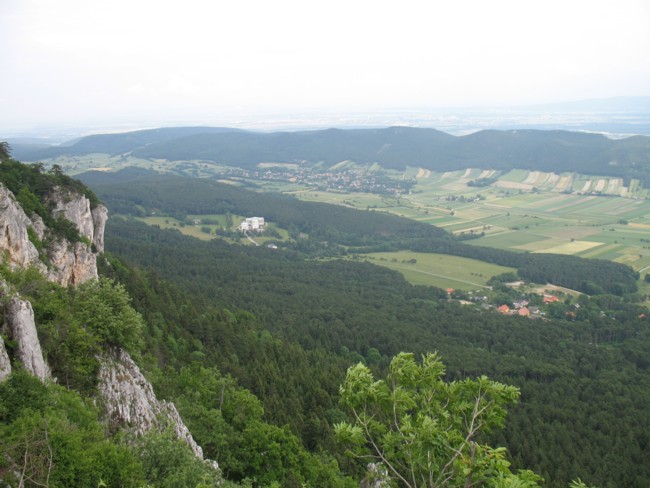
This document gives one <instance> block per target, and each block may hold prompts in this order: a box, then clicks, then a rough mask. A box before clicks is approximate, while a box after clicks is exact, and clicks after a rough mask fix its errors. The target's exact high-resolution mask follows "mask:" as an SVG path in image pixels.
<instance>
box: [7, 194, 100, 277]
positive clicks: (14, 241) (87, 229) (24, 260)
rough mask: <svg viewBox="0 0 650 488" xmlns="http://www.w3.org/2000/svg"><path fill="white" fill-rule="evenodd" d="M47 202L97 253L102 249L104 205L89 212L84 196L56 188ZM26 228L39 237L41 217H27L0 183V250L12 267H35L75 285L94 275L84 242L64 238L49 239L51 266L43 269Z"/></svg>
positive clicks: (94, 259) (93, 260) (93, 257)
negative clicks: (6, 256)
mask: <svg viewBox="0 0 650 488" xmlns="http://www.w3.org/2000/svg"><path fill="white" fill-rule="evenodd" d="M50 202H51V203H52V204H53V206H54V211H53V213H54V215H55V216H63V217H65V218H67V219H68V220H70V221H71V222H72V223H74V224H75V225H76V226H77V228H78V229H79V233H80V234H81V235H82V236H83V237H86V238H87V239H88V240H89V241H90V242H91V243H92V244H94V246H95V248H96V250H97V252H103V251H104V228H105V226H106V220H107V219H108V211H107V210H106V207H104V206H103V205H99V206H97V207H96V208H95V209H93V210H92V211H91V210H90V201H89V200H88V199H87V198H86V197H85V196H83V195H78V194H69V193H65V192H62V191H60V190H58V191H57V192H55V193H54V194H52V195H51V196H50ZM30 227H31V228H33V229H34V231H35V232H36V235H37V236H38V238H39V239H41V240H43V238H44V237H45V235H46V228H45V225H44V224H43V220H42V219H41V218H40V217H39V216H37V215H35V216H34V217H33V218H32V219H30V218H29V217H28V216H27V215H26V214H25V212H24V211H23V209H22V208H21V207H20V205H19V204H18V203H17V202H16V201H15V198H14V195H13V194H12V193H11V192H10V191H9V190H8V189H7V188H6V187H4V186H3V185H2V184H0V252H3V251H5V252H6V253H7V254H8V257H9V262H10V264H11V265H12V266H21V267H27V266H36V267H38V268H39V269H40V270H41V271H42V272H43V273H44V274H46V276H47V277H48V279H49V280H51V281H55V282H56V283H59V284H60V285H62V286H68V285H73V286H76V285H78V284H80V283H84V282H85V281H88V280H91V279H94V278H97V256H96V254H95V253H93V252H92V249H91V246H89V245H87V244H86V243H84V242H77V243H75V244H70V243H69V242H68V241H66V240H65V239H60V240H58V241H54V242H52V243H51V244H50V246H49V247H48V249H47V255H48V259H49V261H50V263H51V266H50V267H49V269H48V268H46V267H45V265H44V264H43V263H42V262H41V260H40V259H39V256H38V250H37V249H36V247H35V246H34V244H32V243H31V242H30V240H29V236H28V233H27V229H29V228H30Z"/></svg>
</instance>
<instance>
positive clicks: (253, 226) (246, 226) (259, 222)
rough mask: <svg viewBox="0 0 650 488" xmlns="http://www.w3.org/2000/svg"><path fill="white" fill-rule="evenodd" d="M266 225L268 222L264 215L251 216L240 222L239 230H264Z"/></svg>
mask: <svg viewBox="0 0 650 488" xmlns="http://www.w3.org/2000/svg"><path fill="white" fill-rule="evenodd" d="M265 225H266V224H265V222H264V217H249V218H247V219H244V220H242V222H241V224H239V230H240V231H242V232H246V231H249V230H250V231H254V232H262V231H263V230H264V226H265Z"/></svg>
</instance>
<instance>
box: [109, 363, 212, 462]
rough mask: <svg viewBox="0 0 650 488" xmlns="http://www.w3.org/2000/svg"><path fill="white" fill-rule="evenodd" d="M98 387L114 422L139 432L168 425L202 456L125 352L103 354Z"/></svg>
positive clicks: (171, 407)
mask: <svg viewBox="0 0 650 488" xmlns="http://www.w3.org/2000/svg"><path fill="white" fill-rule="evenodd" d="M98 389H99V395H100V397H101V399H102V400H103V404H104V407H105V408H106V412H107V416H108V419H109V421H110V422H111V423H112V424H113V425H114V426H116V427H121V426H127V427H130V428H131V429H133V431H134V432H135V433H136V434H137V435H142V434H144V433H145V432H147V431H149V430H151V429H154V428H155V429H160V428H162V427H164V426H166V425H170V426H171V427H172V428H173V429H174V431H175V433H176V436H177V437H178V438H179V439H182V440H184V441H185V442H187V444H188V445H189V446H190V448H191V449H192V451H194V454H196V456H197V457H199V458H201V459H203V450H202V449H201V447H200V446H199V445H198V444H197V443H196V441H194V438H193V437H192V434H191V433H190V431H189V429H188V428H187V427H186V426H185V424H184V423H183V420H182V419H181V417H180V415H179V414H178V411H177V410H176V407H175V406H174V404H173V403H170V402H166V401H164V400H163V401H159V400H158V399H157V398H156V395H155V394H154V392H153V388H152V386H151V383H149V381H147V379H146V378H145V377H144V375H143V374H142V373H141V372H140V368H138V366H137V365H136V364H135V362H134V361H133V360H132V359H131V357H130V356H129V355H128V354H127V353H126V352H124V351H122V350H119V351H114V352H111V353H108V354H106V355H105V356H104V357H103V358H102V360H101V367H100V370H99V388H98Z"/></svg>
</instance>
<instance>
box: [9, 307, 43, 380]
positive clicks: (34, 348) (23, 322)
mask: <svg viewBox="0 0 650 488" xmlns="http://www.w3.org/2000/svg"><path fill="white" fill-rule="evenodd" d="M5 320H6V322H7V325H8V327H9V336H10V337H11V338H12V339H13V340H14V342H15V343H16V349H15V357H16V359H17V360H18V361H20V362H21V363H22V364H23V366H24V367H25V369H26V370H27V371H29V372H30V373H31V374H33V375H34V376H36V377H37V378H39V379H40V380H41V381H46V380H48V379H50V377H51V373H50V368H49V367H48V365H47V363H46V362H45V360H44V359H43V352H42V351H41V343H40V342H39V340H38V336H37V334H36V325H35V324H34V311H33V310H32V304H31V303H29V302H28V301H25V300H21V299H20V298H19V297H17V296H14V297H13V298H12V299H11V300H9V303H7V305H6V306H5ZM2 349H3V350H4V345H3V347H2ZM5 354H6V352H5Z"/></svg>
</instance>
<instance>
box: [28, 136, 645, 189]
mask: <svg viewBox="0 0 650 488" xmlns="http://www.w3.org/2000/svg"><path fill="white" fill-rule="evenodd" d="M90 153H106V154H109V155H118V154H129V155H131V156H134V157H138V158H149V159H167V160H202V161H211V162H215V163H220V164H224V165H229V166H237V167H244V168H252V167H254V166H256V165H257V164H259V163H263V162H284V163H296V162H305V163H309V164H318V163H320V164H323V165H325V166H332V165H334V164H337V163H339V162H341V161H345V160H352V161H355V162H357V163H359V164H372V163H379V164H380V165H382V166H383V167H386V168H397V169H403V168H405V167H406V166H407V165H410V166H419V167H422V168H426V169H430V170H434V171H451V170H456V169H464V168H468V167H477V168H485V169H496V170H508V169H513V168H520V169H532V170H539V171H551V172H558V173H561V172H564V171H567V170H570V171H573V172H579V173H583V174H597V175H605V176H618V177H623V178H625V179H626V180H628V181H629V179H631V178H638V179H640V180H642V181H643V182H644V183H647V182H648V181H650V179H649V178H650V177H649V174H650V173H649V171H650V169H649V168H650V138H649V137H646V136H634V137H629V138H626V139H618V140H613V139H608V138H607V137H605V136H603V135H599V134H589V133H581V132H570V131H559V130H552V131H541V130H505V131H499V130H483V131H479V132H476V133H473V134H470V135H467V136H460V137H456V136H452V135H449V134H446V133H444V132H440V131H437V130H435V129H422V128H409V127H390V128H385V129H349V130H341V129H327V130H315V131H302V132H275V133H256V132H249V131H240V130H230V129H220V128H196V127H195V128H174V129H157V130H153V131H138V132H131V133H125V134H107V135H96V136H88V137H85V138H82V139H81V140H79V141H77V142H76V143H74V144H71V145H69V146H58V147H52V148H48V149H46V150H40V151H33V152H25V153H22V154H20V155H19V156H21V157H22V158H24V159H26V160H29V161H37V160H42V159H47V158H52V157H55V156H62V155H82V154H90Z"/></svg>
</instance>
